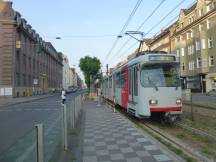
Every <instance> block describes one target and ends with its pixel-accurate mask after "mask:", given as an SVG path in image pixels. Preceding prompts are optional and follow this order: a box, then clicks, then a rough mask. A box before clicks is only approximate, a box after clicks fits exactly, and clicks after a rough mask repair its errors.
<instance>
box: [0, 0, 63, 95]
mask: <svg viewBox="0 0 216 162" xmlns="http://www.w3.org/2000/svg"><path fill="white" fill-rule="evenodd" d="M61 87H62V54H61V53H59V52H57V51H56V50H55V48H54V47H53V46H52V44H51V43H49V42H45V41H44V40H43V39H42V38H41V37H40V36H39V34H37V33H36V31H35V30H34V29H33V28H32V27H31V25H29V24H28V23H27V21H26V20H25V19H24V18H22V17H21V14H20V13H18V12H16V11H14V9H13V8H12V2H8V1H5V2H4V1H2V0H0V97H2V96H14V97H15V96H30V95H33V94H42V93H47V92H49V91H51V90H53V89H59V88H61Z"/></svg>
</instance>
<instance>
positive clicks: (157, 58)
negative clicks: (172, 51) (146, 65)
mask: <svg viewBox="0 0 216 162" xmlns="http://www.w3.org/2000/svg"><path fill="white" fill-rule="evenodd" d="M149 61H176V58H175V56H164V55H163V56H162V55H155V56H149Z"/></svg>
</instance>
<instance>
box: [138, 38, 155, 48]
mask: <svg viewBox="0 0 216 162" xmlns="http://www.w3.org/2000/svg"><path fill="white" fill-rule="evenodd" d="M152 41H153V39H152V38H145V39H143V41H142V45H141V49H140V50H141V51H150V43H151V42H152Z"/></svg>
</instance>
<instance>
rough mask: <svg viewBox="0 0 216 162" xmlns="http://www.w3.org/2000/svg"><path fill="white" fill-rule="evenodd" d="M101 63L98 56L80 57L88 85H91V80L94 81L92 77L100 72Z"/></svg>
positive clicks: (80, 65) (80, 64)
mask: <svg viewBox="0 0 216 162" xmlns="http://www.w3.org/2000/svg"><path fill="white" fill-rule="evenodd" d="M100 65H101V62H100V60H99V59H98V58H96V57H90V56H85V57H84V58H81V59H80V63H79V67H80V69H81V70H82V72H83V74H84V77H85V82H86V85H87V86H88V87H90V81H93V80H92V79H91V78H94V76H95V75H97V73H98V72H99V70H100Z"/></svg>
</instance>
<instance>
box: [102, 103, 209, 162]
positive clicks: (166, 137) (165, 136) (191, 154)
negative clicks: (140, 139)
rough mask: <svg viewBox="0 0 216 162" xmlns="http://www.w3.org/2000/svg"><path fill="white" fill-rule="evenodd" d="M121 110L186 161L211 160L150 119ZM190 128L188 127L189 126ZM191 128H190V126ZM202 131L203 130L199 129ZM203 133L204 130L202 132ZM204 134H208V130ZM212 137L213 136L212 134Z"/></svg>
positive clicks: (205, 161)
mask: <svg viewBox="0 0 216 162" xmlns="http://www.w3.org/2000/svg"><path fill="white" fill-rule="evenodd" d="M106 103H108V104H109V105H110V106H111V107H112V108H114V104H112V103H111V102H109V101H108V102H106ZM119 112H120V113H121V114H122V115H124V116H125V117H126V118H128V119H129V120H130V121H131V122H133V123H134V124H136V125H137V126H139V127H140V128H141V129H143V130H145V131H147V132H148V133H149V134H151V135H152V136H153V137H154V138H156V139H157V140H159V141H160V142H161V143H163V144H164V145H166V146H167V147H168V148H170V149H171V150H172V151H174V152H175V153H177V154H178V155H180V156H181V157H183V158H184V159H185V160H186V161H198V162H208V161H211V160H209V159H208V158H207V157H205V156H203V155H201V154H200V153H199V152H197V151H196V150H194V149H193V148H191V147H190V146H189V145H187V144H184V143H182V142H181V141H180V140H179V139H177V138H176V137H174V136H172V135H171V134H169V133H168V132H165V131H164V130H162V129H161V128H159V127H158V126H155V125H153V124H152V123H151V122H150V121H146V120H139V119H137V118H134V117H133V116H130V115H128V114H127V113H126V112H125V111H120V110H119ZM177 126H179V127H181V128H182V127H184V128H185V129H186V126H185V125H183V124H182V123H178V124H177ZM187 128H188V127H187ZM188 129H189V128H188ZM193 131H194V132H195V133H197V132H198V131H197V130H195V129H194V130H193ZM199 132H201V130H200V131H199ZM202 133H203V132H202ZM203 134H205V135H206V134H207V133H206V132H205V133H203ZM211 137H212V136H211Z"/></svg>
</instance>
